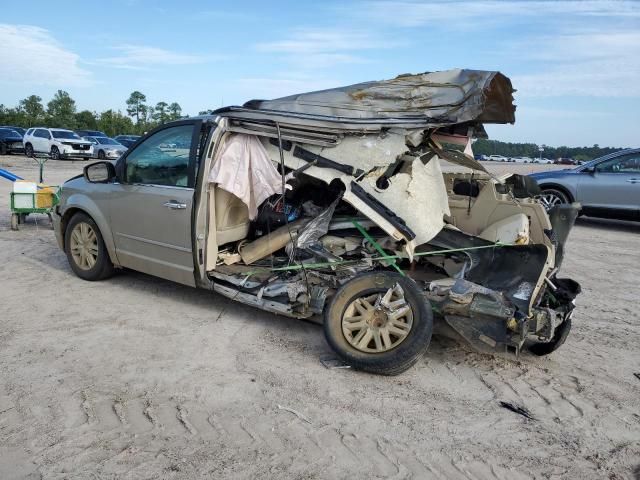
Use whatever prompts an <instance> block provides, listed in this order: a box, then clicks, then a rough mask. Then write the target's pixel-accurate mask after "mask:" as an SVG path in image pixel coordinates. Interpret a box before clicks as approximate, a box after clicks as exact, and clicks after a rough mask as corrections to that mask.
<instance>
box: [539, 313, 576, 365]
mask: <svg viewBox="0 0 640 480" xmlns="http://www.w3.org/2000/svg"><path fill="white" fill-rule="evenodd" d="M570 331H571V319H570V318H567V319H566V320H565V321H564V322H562V323H561V324H560V326H559V327H558V328H556V331H555V333H554V335H553V338H552V339H551V341H550V342H546V343H542V342H539V343H533V344H531V345H529V347H528V348H529V351H530V352H531V353H533V354H534V355H538V356H539V357H543V356H545V355H549V354H550V353H553V352H555V351H556V350H557V349H559V348H560V347H561V346H562V344H564V342H565V341H566V340H567V337H568V336H569V332H570Z"/></svg>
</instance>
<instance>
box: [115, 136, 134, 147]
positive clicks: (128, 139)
mask: <svg viewBox="0 0 640 480" xmlns="http://www.w3.org/2000/svg"><path fill="white" fill-rule="evenodd" d="M139 138H140V135H118V136H117V137H114V140H115V141H116V142H118V143H120V144H122V145H124V146H125V147H127V148H129V147H130V146H131V145H133V144H134V143H136V142H137V141H138V139H139Z"/></svg>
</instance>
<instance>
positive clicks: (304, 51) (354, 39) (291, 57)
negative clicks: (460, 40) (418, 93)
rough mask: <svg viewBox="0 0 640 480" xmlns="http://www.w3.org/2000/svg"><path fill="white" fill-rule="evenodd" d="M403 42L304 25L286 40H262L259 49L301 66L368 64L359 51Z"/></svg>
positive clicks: (365, 33) (322, 66)
mask: <svg viewBox="0 0 640 480" xmlns="http://www.w3.org/2000/svg"><path fill="white" fill-rule="evenodd" d="M399 45H401V43H400V42H398V41H390V40H388V39H385V40H382V39H379V38H376V37H374V36H372V35H371V34H370V33H368V32H366V31H362V30H326V29H316V28H300V29H296V30H294V31H292V32H291V33H290V34H289V36H288V37H287V38H286V39H284V40H278V41H273V42H265V43H259V44H257V45H256V46H255V48H256V50H258V51H259V52H265V53H277V54H283V55H285V57H286V59H287V60H288V61H289V62H291V63H294V64H296V65H297V66H298V67H299V68H304V69H310V68H328V67H331V66H334V65H338V64H351V63H364V62H366V61H367V60H366V59H365V58H363V57H362V56H360V55H358V54H356V53H355V52H363V51H365V50H373V49H386V48H393V47H396V46H399Z"/></svg>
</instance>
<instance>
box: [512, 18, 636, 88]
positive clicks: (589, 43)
mask: <svg viewBox="0 0 640 480" xmlns="http://www.w3.org/2000/svg"><path fill="white" fill-rule="evenodd" d="M520 48H521V50H522V51H523V52H533V53H530V54H529V55H528V58H530V59H532V60H533V61H542V62H543V65H544V67H545V68H544V69H543V70H541V71H540V72H535V73H529V74H525V75H514V76H513V82H514V85H515V87H516V88H517V89H518V91H519V95H522V96H530V97H547V96H563V95H578V96H591V97H640V82H639V81H638V78H640V55H638V52H640V32H638V31H635V30H633V31H631V30H628V31H624V30H621V31H608V32H607V33H600V32H582V33H569V34H561V35H556V36H551V37H542V38H535V39H531V40H529V41H528V42H526V43H524V44H523V45H521V46H520Z"/></svg>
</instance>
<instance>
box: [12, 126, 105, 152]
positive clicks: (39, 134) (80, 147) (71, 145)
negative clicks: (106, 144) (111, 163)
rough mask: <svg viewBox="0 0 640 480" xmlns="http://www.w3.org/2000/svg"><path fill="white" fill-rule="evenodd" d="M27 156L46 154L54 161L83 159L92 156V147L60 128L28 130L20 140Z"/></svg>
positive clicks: (74, 134)
mask: <svg viewBox="0 0 640 480" xmlns="http://www.w3.org/2000/svg"><path fill="white" fill-rule="evenodd" d="M22 143H23V144H24V152H25V154H26V155H27V156H29V157H30V156H31V155H33V153H34V152H40V153H48V154H50V155H51V158H52V159H54V160H59V159H61V158H83V159H85V160H89V159H90V158H91V157H92V156H93V145H92V144H91V142H88V141H86V140H83V139H82V138H80V137H79V136H78V134H77V133H74V132H72V131H71V130H64V129H62V128H30V129H29V130H27V133H25V134H24V138H23V139H22Z"/></svg>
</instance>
